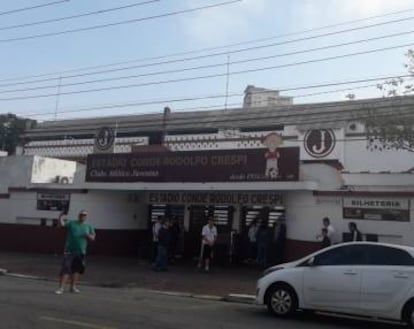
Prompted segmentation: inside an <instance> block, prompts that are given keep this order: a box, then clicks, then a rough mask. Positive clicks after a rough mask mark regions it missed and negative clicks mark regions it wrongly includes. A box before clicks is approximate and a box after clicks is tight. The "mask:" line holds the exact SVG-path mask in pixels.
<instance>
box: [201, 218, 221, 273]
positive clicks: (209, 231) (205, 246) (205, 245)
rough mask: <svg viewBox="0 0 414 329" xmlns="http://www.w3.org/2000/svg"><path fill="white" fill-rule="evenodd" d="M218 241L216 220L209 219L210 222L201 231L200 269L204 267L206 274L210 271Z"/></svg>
mask: <svg viewBox="0 0 414 329" xmlns="http://www.w3.org/2000/svg"><path fill="white" fill-rule="evenodd" d="M216 240H217V228H216V226H215V225H214V218H213V217H212V216H209V217H208V222H207V224H206V225H204V226H203V230H202V231H201V254H200V260H199V262H198V267H199V268H202V267H203V262H204V270H205V271H206V272H208V271H210V264H211V260H212V259H213V257H214V246H215V244H216Z"/></svg>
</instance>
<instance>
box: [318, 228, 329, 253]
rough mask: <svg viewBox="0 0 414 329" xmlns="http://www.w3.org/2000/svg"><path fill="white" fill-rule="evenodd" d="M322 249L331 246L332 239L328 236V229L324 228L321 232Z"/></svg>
mask: <svg viewBox="0 0 414 329" xmlns="http://www.w3.org/2000/svg"><path fill="white" fill-rule="evenodd" d="M321 233H322V234H321V238H320V239H321V249H324V248H328V247H330V246H331V239H329V237H328V229H327V228H323V229H322V232H321Z"/></svg>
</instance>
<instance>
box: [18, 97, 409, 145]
mask: <svg viewBox="0 0 414 329" xmlns="http://www.w3.org/2000/svg"><path fill="white" fill-rule="evenodd" d="M391 111H392V113H395V115H414V96H402V97H392V98H374V99H365V100H355V101H342V102H328V103H313V104H299V105H286V106H269V107H263V108H248V109H246V108H236V109H226V110H225V109H222V110H209V111H205V110H204V111H193V112H174V111H172V112H171V113H169V114H168V115H167V116H166V118H165V121H164V114H163V113H158V114H142V115H139V114H138V115H130V116H111V117H100V118H80V119H73V120H60V121H48V122H41V123H38V124H37V126H36V127H35V128H32V129H29V130H27V131H26V133H25V136H26V137H28V138H41V137H53V136H63V135H68V134H69V135H70V134H88V133H89V134H91V133H94V132H95V131H96V130H97V129H99V128H101V127H103V126H112V127H115V125H117V127H118V128H117V129H118V132H124V133H128V132H133V133H136V134H137V135H139V134H140V133H148V132H151V131H153V132H157V131H163V130H164V129H165V131H166V132H171V131H188V132H192V131H196V130H199V129H206V128H213V129H240V128H256V127H257V128H260V127H269V126H272V125H275V126H276V125H295V126H297V127H298V128H299V129H303V130H306V129H310V128H312V129H317V128H321V127H324V128H339V127H343V125H344V123H346V122H349V121H361V120H364V119H365V118H367V117H369V116H381V115H389V114H390V113H391Z"/></svg>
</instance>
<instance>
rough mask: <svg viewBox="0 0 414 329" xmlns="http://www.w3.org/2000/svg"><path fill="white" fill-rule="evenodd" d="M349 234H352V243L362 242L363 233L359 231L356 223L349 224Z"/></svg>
mask: <svg viewBox="0 0 414 329" xmlns="http://www.w3.org/2000/svg"><path fill="white" fill-rule="evenodd" d="M348 228H349V233H350V234H351V241H362V240H363V239H362V233H361V231H360V230H358V226H357V224H356V223H355V222H350V223H349V224H348Z"/></svg>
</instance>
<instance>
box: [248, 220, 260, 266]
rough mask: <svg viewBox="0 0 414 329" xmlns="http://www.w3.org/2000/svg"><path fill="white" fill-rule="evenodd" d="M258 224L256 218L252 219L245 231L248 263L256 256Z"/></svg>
mask: <svg viewBox="0 0 414 329" xmlns="http://www.w3.org/2000/svg"><path fill="white" fill-rule="evenodd" d="M258 228H259V225H258V224H257V218H255V219H253V221H252V223H251V224H250V227H249V232H248V233H247V235H248V238H249V257H248V258H247V262H248V263H253V262H254V261H255V260H256V258H257V240H256V236H257V230H258Z"/></svg>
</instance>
